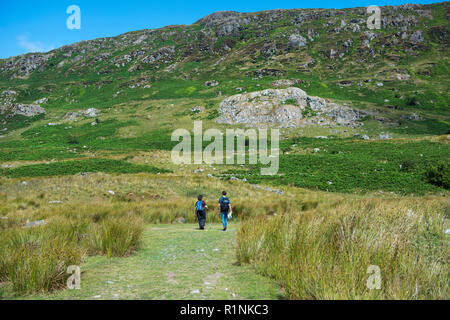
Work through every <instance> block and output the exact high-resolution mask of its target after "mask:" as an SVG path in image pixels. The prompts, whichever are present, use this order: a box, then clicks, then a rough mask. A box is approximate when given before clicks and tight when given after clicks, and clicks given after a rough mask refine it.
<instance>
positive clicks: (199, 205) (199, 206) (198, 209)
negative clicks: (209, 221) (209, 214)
mask: <svg viewBox="0 0 450 320" xmlns="http://www.w3.org/2000/svg"><path fill="white" fill-rule="evenodd" d="M195 208H196V209H197V211H203V201H200V200H199V201H197V203H196V204H195Z"/></svg>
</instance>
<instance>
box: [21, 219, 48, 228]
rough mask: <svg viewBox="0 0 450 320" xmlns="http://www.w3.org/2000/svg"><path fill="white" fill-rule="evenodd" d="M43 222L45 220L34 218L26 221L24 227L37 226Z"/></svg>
mask: <svg viewBox="0 0 450 320" xmlns="http://www.w3.org/2000/svg"><path fill="white" fill-rule="evenodd" d="M43 224H45V220H36V221H32V222H27V224H26V225H25V227H26V228H30V227H37V226H41V225H43Z"/></svg>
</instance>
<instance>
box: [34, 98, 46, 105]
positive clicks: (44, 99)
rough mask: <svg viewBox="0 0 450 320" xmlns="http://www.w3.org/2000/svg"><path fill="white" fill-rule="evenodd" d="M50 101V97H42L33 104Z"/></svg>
mask: <svg viewBox="0 0 450 320" xmlns="http://www.w3.org/2000/svg"><path fill="white" fill-rule="evenodd" d="M47 102H48V98H41V99H38V100H36V101H35V102H33V104H44V103H47Z"/></svg>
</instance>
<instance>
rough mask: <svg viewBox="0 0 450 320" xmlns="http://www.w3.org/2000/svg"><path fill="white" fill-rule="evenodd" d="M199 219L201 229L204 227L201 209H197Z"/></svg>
mask: <svg viewBox="0 0 450 320" xmlns="http://www.w3.org/2000/svg"><path fill="white" fill-rule="evenodd" d="M197 220H198V228H199V229H201V228H202V212H201V211H197Z"/></svg>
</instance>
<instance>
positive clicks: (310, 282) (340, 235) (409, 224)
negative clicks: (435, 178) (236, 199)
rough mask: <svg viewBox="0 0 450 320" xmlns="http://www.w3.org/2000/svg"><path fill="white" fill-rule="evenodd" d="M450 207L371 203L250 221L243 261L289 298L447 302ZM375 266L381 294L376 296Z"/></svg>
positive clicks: (241, 242) (242, 240) (241, 246)
mask: <svg viewBox="0 0 450 320" xmlns="http://www.w3.org/2000/svg"><path fill="white" fill-rule="evenodd" d="M448 210H449V209H448V205H447V207H445V206H444V205H443V204H442V203H439V202H436V201H418V200H411V199H407V200H400V201H392V200H391V201H389V200H380V199H366V200H359V201H344V202H343V203H341V204H339V205H337V206H333V207H329V208H328V209H325V210H323V209H321V210H311V211H308V212H303V213H299V212H295V211H290V212H287V213H286V214H283V215H281V216H276V217H267V216H263V215H262V216H260V217H258V218H257V219H254V220H249V221H245V222H243V223H242V225H241V229H240V231H239V234H238V248H237V257H238V260H239V261H240V262H241V263H251V264H254V265H255V267H256V268H257V270H259V271H260V272H262V273H263V274H266V275H269V276H271V277H274V278H276V279H277V280H279V281H280V282H281V283H282V284H283V286H284V287H285V289H286V294H287V297H288V298H289V299H448V298H449V293H448V276H449V273H448V265H447V258H448V254H449V248H448V244H447V241H448V240H446V238H445V237H446V236H445V234H444V230H445V227H448ZM370 265H376V266H379V267H380V269H381V279H382V283H381V289H380V290H376V289H373V290H369V289H368V287H367V286H366V281H367V279H368V277H369V274H367V268H368V267H369V266H370Z"/></svg>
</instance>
